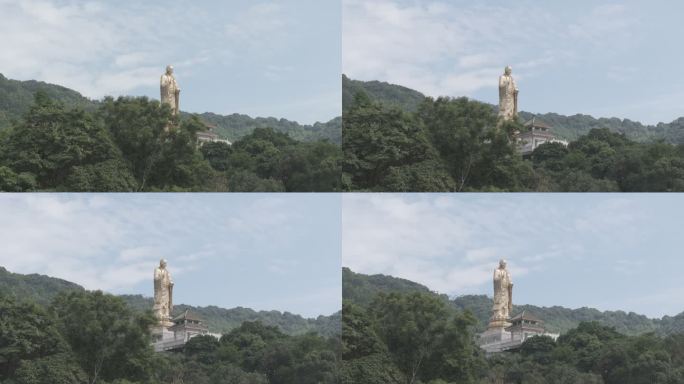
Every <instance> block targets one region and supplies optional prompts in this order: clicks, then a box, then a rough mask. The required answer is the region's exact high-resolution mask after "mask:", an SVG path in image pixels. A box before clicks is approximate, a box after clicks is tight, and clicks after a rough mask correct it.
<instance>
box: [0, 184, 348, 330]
mask: <svg viewBox="0 0 684 384" xmlns="http://www.w3.org/2000/svg"><path fill="white" fill-rule="evenodd" d="M340 215H341V198H340V196H339V195H333V194H287V195H283V194H17V195H8V194H3V195H0V244H3V246H2V251H1V252H0V266H3V267H5V268H7V269H8V270H9V271H10V272H15V273H22V274H29V273H39V274H43V275H48V276H52V277H58V278H61V279H65V280H68V281H72V282H75V283H78V284H80V285H82V286H84V287H85V288H87V289H90V290H96V289H99V290H103V291H106V292H109V293H113V294H142V295H144V296H148V297H151V296H152V295H153V293H154V289H153V281H152V280H153V272H154V269H155V267H156V266H157V265H158V264H159V260H160V259H161V258H165V259H167V260H168V269H169V271H170V273H171V275H172V279H173V280H174V283H175V286H174V303H178V304H181V303H183V304H190V305H195V306H208V305H215V306H218V307H223V308H234V307H238V306H241V307H248V308H252V309H255V310H279V311H288V312H291V313H295V314H300V315H302V316H305V317H316V316H318V315H330V314H332V313H335V312H337V311H339V310H340V308H341V305H342V304H341V300H342V298H341V297H342V287H341V284H342V283H341V275H340V268H341V266H340V236H341V234H340V231H341V230H340V224H341V217H340Z"/></svg>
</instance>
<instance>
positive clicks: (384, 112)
mask: <svg viewBox="0 0 684 384" xmlns="http://www.w3.org/2000/svg"><path fill="white" fill-rule="evenodd" d="M355 87H357V88H362V87H361V86H360V85H358V84H356V85H355ZM382 87H384V88H382ZM387 87H389V88H387ZM381 88H382V89H389V90H390V91H391V90H393V89H394V88H393V87H392V86H388V85H381ZM348 90H349V88H348ZM372 91H373V92H374V94H375V95H378V91H377V90H376V89H372ZM400 91H401V92H405V90H403V89H400ZM388 92H389V91H388ZM389 93H390V94H391V93H392V92H389ZM401 94H404V93H401ZM383 95H384V93H383ZM375 97H376V98H374V96H372V94H369V93H366V92H365V90H363V89H361V90H357V92H356V94H355V95H354V99H353V101H352V103H351V105H348V106H346V107H345V110H344V116H343V129H342V134H343V140H342V143H343V144H342V150H343V163H342V171H343V172H342V187H343V189H344V190H348V191H371V192H478V191H479V192H487V191H499V192H528V191H529V192H532V191H534V192H618V191H620V192H671V191H684V145H681V144H677V145H674V144H670V143H667V142H664V141H649V142H643V143H640V142H636V141H633V140H630V139H629V138H628V137H627V136H625V135H624V134H621V133H616V132H613V131H611V129H612V128H610V127H609V128H595V127H594V128H591V127H587V130H589V129H590V130H589V131H588V132H587V133H586V134H585V135H583V136H580V137H579V139H577V140H575V141H572V142H571V143H570V144H569V145H568V146H564V145H563V144H561V143H545V144H542V145H540V146H538V147H537V148H536V149H535V150H534V151H533V152H532V153H531V154H529V155H527V156H525V157H523V156H522V154H521V153H520V150H519V148H518V142H517V134H518V133H519V132H525V131H526V130H528V129H529V128H528V127H525V126H523V125H522V124H521V122H520V121H508V122H506V123H501V122H499V120H498V118H497V115H496V113H495V111H494V109H493V108H492V106H491V105H488V104H485V103H481V102H478V101H473V100H469V99H467V98H458V99H451V98H448V97H440V98H437V99H433V98H430V97H427V98H423V101H422V102H421V103H420V104H419V106H418V108H417V110H415V111H412V110H411V109H410V108H408V107H407V106H404V107H400V106H396V105H397V103H396V99H397V98H396V97H394V96H393V97H390V100H389V101H387V102H385V101H384V100H380V101H379V100H378V99H377V96H375ZM381 97H384V96H381ZM399 104H401V103H399ZM599 126H600V125H599ZM577 132H578V131H577ZM640 132H642V133H643V134H644V135H646V134H648V132H645V131H640ZM668 132H670V133H673V134H674V132H678V131H676V130H675V131H669V130H668Z"/></svg>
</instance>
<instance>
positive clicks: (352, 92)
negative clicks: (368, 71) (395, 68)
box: [342, 75, 684, 144]
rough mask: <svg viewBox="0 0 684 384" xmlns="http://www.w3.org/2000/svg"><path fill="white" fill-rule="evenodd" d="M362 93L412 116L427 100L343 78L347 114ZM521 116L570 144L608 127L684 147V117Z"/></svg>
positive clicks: (637, 137) (411, 92) (397, 87)
mask: <svg viewBox="0 0 684 384" xmlns="http://www.w3.org/2000/svg"><path fill="white" fill-rule="evenodd" d="M359 92H363V93H365V94H366V95H367V96H368V97H369V98H370V99H371V100H372V101H374V102H379V103H382V104H383V105H385V106H389V107H397V108H399V109H401V110H404V111H406V112H411V113H415V112H417V111H418V108H419V107H420V105H421V103H422V102H423V101H425V99H426V98H427V97H426V96H425V95H423V94H422V93H420V92H418V91H415V90H413V89H410V88H406V87H403V86H401V85H395V84H389V83H386V82H380V81H359V80H352V79H349V78H348V77H346V76H344V75H343V76H342V105H343V110H344V111H348V110H349V108H351V106H352V105H353V104H354V97H355V96H356V94H357V93H359ZM483 104H485V105H487V106H489V107H490V108H491V109H492V110H493V111H497V107H496V106H495V105H491V104H486V103H483ZM519 114H520V119H521V120H522V121H529V120H531V119H532V118H533V117H535V118H537V119H539V120H541V121H544V122H546V123H548V124H549V125H550V126H551V127H553V132H554V134H555V135H556V136H557V137H558V138H561V139H565V140H568V141H574V140H577V139H578V138H580V137H581V136H584V135H586V134H587V133H589V131H591V130H592V129H601V128H606V129H608V130H609V131H611V132H615V133H623V134H625V136H626V137H627V138H628V139H630V140H632V141H636V142H652V141H657V140H663V141H665V142H668V143H671V144H684V117H680V118H678V119H676V120H674V121H672V122H670V123H658V124H656V125H644V124H642V123H640V122H638V121H632V120H629V119H619V118H617V117H610V118H605V117H601V118H594V117H592V116H589V115H581V114H576V115H572V116H564V115H560V114H557V113H531V112H526V111H520V112H519Z"/></svg>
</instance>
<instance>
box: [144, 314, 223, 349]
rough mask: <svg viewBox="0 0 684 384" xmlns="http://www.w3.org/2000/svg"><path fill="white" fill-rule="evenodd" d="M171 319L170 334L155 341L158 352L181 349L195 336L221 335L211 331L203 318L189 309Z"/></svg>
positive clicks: (217, 336) (218, 336)
mask: <svg viewBox="0 0 684 384" xmlns="http://www.w3.org/2000/svg"><path fill="white" fill-rule="evenodd" d="M171 321H172V322H173V325H172V326H171V327H169V329H168V331H169V334H168V336H166V337H164V338H163V339H161V340H157V341H156V342H155V343H154V350H155V351H157V352H163V351H173V350H181V349H183V346H184V345H185V343H187V342H188V340H190V339H192V338H193V337H195V336H200V335H209V336H214V337H216V338H220V337H221V335H220V334H215V333H209V329H208V328H207V326H206V325H204V323H203V322H202V320H201V319H200V318H199V317H197V316H196V315H194V314H193V313H192V312H190V311H189V310H187V309H186V310H185V312H183V313H181V314H180V315H179V316H176V317H174V318H173V320H171Z"/></svg>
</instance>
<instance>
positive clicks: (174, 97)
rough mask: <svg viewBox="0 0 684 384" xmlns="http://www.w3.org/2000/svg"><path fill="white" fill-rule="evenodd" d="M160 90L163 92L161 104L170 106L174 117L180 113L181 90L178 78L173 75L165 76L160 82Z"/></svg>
mask: <svg viewBox="0 0 684 384" xmlns="http://www.w3.org/2000/svg"><path fill="white" fill-rule="evenodd" d="M159 88H160V91H161V102H162V103H165V104H168V106H169V107H171V111H172V112H173V114H174V115H175V114H176V113H178V102H179V100H178V97H179V94H180V88H179V87H178V83H177V82H176V78H175V77H173V75H167V74H163V75H162V77H161V80H160V81H159Z"/></svg>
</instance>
